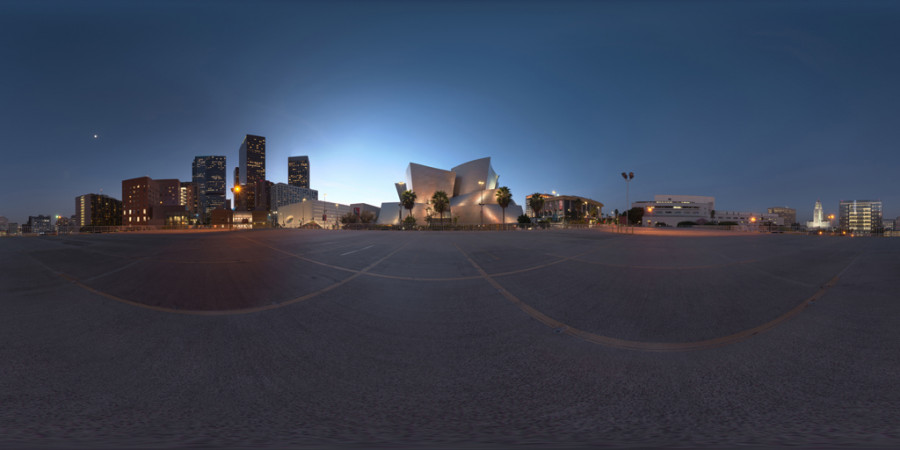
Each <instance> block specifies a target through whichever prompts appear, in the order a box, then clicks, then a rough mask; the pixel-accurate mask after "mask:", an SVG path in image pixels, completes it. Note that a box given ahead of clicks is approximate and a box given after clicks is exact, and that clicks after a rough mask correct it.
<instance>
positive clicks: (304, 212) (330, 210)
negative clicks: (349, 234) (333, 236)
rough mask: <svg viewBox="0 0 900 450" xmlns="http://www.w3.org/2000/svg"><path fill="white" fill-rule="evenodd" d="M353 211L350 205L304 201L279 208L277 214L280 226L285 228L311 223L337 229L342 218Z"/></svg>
mask: <svg viewBox="0 0 900 450" xmlns="http://www.w3.org/2000/svg"><path fill="white" fill-rule="evenodd" d="M351 211H352V209H351V208H350V205H342V204H340V203H334V202H325V201H322V200H306V199H303V200H302V201H300V202H297V203H291V204H289V205H283V206H280V207H278V210H276V211H275V214H276V215H277V219H276V220H277V223H278V225H279V226H281V227H284V228H299V227H301V226H303V225H305V224H308V223H310V222H314V223H316V224H318V225H319V226H320V227H322V228H336V227H340V224H341V216H343V215H344V214H347V213H349V212H351Z"/></svg>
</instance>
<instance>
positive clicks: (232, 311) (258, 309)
mask: <svg viewBox="0 0 900 450" xmlns="http://www.w3.org/2000/svg"><path fill="white" fill-rule="evenodd" d="M407 244H408V242H407V243H404V244H403V245H401V246H400V247H397V249H395V250H394V251H392V252H390V253H388V254H387V255H385V256H384V257H382V258H381V259H379V260H378V261H375V262H373V263H372V264H369V265H368V266H366V267H365V268H364V269H362V270H360V271H358V272H356V273H354V274H353V275H351V276H349V277H347V278H345V279H343V280H341V281H338V282H337V283H334V284H332V285H329V286H326V287H324V288H322V289H319V290H318V291H315V292H310V293H309V294H305V295H301V296H300V297H297V298H294V299H291V300H287V301H284V302H281V303H276V304H272V305H265V306H258V307H255V308H245V309H226V310H212V311H207V310H186V309H174V308H165V307H162V306H153V305H147V304H144V303H139V302H135V301H132V300H128V299H125V298H122V297H119V296H117V295H113V294H110V293H107V292H103V291H101V290H98V289H94V288H92V287H90V286H88V285H86V284H84V283H82V282H81V281H79V280H78V279H76V278H75V277H73V276H71V275H68V274H66V273H62V272H57V271H55V270H53V269H51V268H49V267H47V266H46V265H44V264H42V263H40V261H38V263H39V264H41V265H43V266H44V267H45V268H47V269H48V270H50V271H51V272H54V273H56V274H57V275H59V276H60V277H62V278H65V279H66V280H69V281H70V282H71V283H72V284H74V285H76V286H78V287H80V288H82V289H84V290H86V291H88V292H91V293H93V294H97V295H99V296H102V297H105V298H108V299H110V300H114V301H117V302H119V303H124V304H126V305H131V306H135V307H138V308H143V309H149V310H152V311H159V312H165V313H173V314H185V315H193V316H229V315H239V314H251V313H257V312H262V311H269V310H273V309H278V308H282V307H285V306H288V305H292V304H294V303H298V302H302V301H304V300H309V299H311V298H313V297H317V296H319V295H322V294H324V293H326V292H328V291H331V290H333V289H336V288H338V287H341V286H343V285H345V284H347V283H349V282H350V281H353V280H354V279H355V278H357V277H359V276H360V275H363V274H365V273H366V272H367V271H369V270H371V269H372V268H374V267H375V266H377V265H378V264H380V263H381V262H382V261H384V260H386V259H388V258H390V257H391V256H394V254H396V253H397V252H399V251H400V250H401V249H403V247H405V246H406V245H407Z"/></svg>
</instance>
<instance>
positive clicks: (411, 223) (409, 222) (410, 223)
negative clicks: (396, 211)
mask: <svg viewBox="0 0 900 450" xmlns="http://www.w3.org/2000/svg"><path fill="white" fill-rule="evenodd" d="M403 225H405V226H407V227H410V228H412V227H415V226H416V216H414V215H412V214H410V215H408V216H406V218H405V219H403Z"/></svg>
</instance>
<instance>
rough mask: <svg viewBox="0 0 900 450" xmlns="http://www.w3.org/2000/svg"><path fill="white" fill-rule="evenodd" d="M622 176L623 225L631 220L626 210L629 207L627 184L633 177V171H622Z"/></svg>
mask: <svg viewBox="0 0 900 450" xmlns="http://www.w3.org/2000/svg"><path fill="white" fill-rule="evenodd" d="M622 178H624V179H625V225H628V224H629V223H630V222H631V221H630V220H629V217H628V211H629V210H630V209H631V208H630V207H629V203H628V185H629V184H630V182H631V180H632V179H633V178H634V172H628V173H625V172H622Z"/></svg>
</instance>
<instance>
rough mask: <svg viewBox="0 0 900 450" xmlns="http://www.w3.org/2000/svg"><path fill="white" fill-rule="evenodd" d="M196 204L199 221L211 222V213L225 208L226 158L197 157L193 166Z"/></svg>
mask: <svg viewBox="0 0 900 450" xmlns="http://www.w3.org/2000/svg"><path fill="white" fill-rule="evenodd" d="M192 174H193V184H194V186H193V187H194V202H195V203H196V205H197V207H196V211H194V212H193V213H194V214H197V217H198V219H199V220H200V221H201V222H202V223H206V222H207V221H208V220H209V212H210V211H212V210H214V209H218V208H222V207H224V206H225V157H224V156H195V157H194V163H193V165H192Z"/></svg>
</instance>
